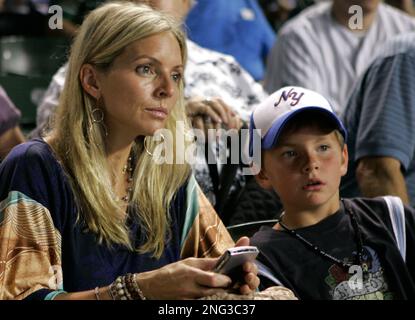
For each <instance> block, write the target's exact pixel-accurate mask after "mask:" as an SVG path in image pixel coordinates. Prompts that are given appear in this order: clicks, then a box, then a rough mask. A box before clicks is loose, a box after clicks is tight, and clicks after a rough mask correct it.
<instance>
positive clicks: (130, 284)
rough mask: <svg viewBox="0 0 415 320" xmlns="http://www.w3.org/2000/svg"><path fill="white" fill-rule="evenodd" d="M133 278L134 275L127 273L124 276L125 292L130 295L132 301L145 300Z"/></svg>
mask: <svg viewBox="0 0 415 320" xmlns="http://www.w3.org/2000/svg"><path fill="white" fill-rule="evenodd" d="M135 277H136V274H135V273H134V274H131V273H127V274H126V275H125V280H126V281H125V283H126V285H127V290H128V291H129V292H130V293H131V295H132V297H133V299H134V300H146V297H145V296H144V294H143V291H141V289H140V287H139V285H138V283H137V280H136V278H135Z"/></svg>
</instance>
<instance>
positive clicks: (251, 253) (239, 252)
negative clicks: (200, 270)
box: [213, 246, 259, 281]
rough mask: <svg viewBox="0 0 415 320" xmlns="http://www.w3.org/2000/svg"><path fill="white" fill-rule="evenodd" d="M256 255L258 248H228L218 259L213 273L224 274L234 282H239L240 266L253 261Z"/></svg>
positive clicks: (241, 272)
mask: <svg viewBox="0 0 415 320" xmlns="http://www.w3.org/2000/svg"><path fill="white" fill-rule="evenodd" d="M258 253H259V250H258V248H257V247H254V246H242V247H234V248H229V249H227V250H226V251H225V253H224V254H223V255H222V256H221V257H220V258H219V260H218V262H217V264H216V266H215V267H214V268H213V271H214V272H217V273H221V274H226V275H228V276H229V277H231V278H232V279H233V280H234V281H236V280H241V276H242V274H243V271H242V265H243V264H244V263H245V262H247V261H254V260H255V258H256V257H257V255H258Z"/></svg>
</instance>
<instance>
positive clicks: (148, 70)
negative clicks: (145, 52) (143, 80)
mask: <svg viewBox="0 0 415 320" xmlns="http://www.w3.org/2000/svg"><path fill="white" fill-rule="evenodd" d="M136 71H137V73H138V74H139V75H142V76H153V75H154V74H155V72H154V71H153V68H152V67H151V65H149V64H144V65H141V66H138V67H137V69H136Z"/></svg>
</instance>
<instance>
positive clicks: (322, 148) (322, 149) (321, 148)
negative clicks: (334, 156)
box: [320, 144, 330, 151]
mask: <svg viewBox="0 0 415 320" xmlns="http://www.w3.org/2000/svg"><path fill="white" fill-rule="evenodd" d="M328 149H330V146H328V145H325V144H323V145H321V146H320V150H321V151H327V150H328Z"/></svg>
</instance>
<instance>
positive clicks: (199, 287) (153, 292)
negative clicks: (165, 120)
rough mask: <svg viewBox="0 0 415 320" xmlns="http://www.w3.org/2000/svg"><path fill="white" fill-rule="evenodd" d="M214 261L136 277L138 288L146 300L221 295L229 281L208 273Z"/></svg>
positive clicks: (189, 261) (187, 261)
mask: <svg viewBox="0 0 415 320" xmlns="http://www.w3.org/2000/svg"><path fill="white" fill-rule="evenodd" d="M217 260H218V258H188V259H185V260H182V261H179V262H175V263H172V264H169V265H166V266H164V267H162V268H160V269H157V270H153V271H149V272H142V273H138V274H137V275H136V280H137V284H138V286H139V287H140V289H141V291H142V292H143V294H144V296H145V297H146V298H147V299H158V300H161V299H197V298H201V297H206V296H210V295H216V294H220V293H223V292H224V291H225V290H224V289H225V288H228V287H229V286H230V284H231V282H232V281H231V279H230V278H229V277H228V276H225V275H222V274H218V273H214V272H212V271H211V270H212V269H213V267H214V266H215V264H216V262H217ZM245 279H246V277H245Z"/></svg>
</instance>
